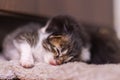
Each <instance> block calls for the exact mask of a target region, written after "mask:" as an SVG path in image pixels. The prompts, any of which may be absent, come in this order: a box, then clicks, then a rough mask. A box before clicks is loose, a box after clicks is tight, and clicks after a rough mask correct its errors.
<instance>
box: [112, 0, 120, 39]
mask: <svg viewBox="0 0 120 80" xmlns="http://www.w3.org/2000/svg"><path fill="white" fill-rule="evenodd" d="M113 7H114V26H115V29H116V31H117V34H118V37H119V38H120V0H113Z"/></svg>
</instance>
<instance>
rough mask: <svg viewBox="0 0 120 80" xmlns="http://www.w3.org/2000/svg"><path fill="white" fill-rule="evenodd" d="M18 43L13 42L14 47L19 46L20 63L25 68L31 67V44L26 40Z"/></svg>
mask: <svg viewBox="0 0 120 80" xmlns="http://www.w3.org/2000/svg"><path fill="white" fill-rule="evenodd" d="M18 44H19V45H18ZM18 44H16V43H15V45H16V47H17V48H19V51H20V65H21V66H23V67H25V68H31V67H33V66H34V59H33V55H32V49H31V46H30V45H29V44H28V43H27V42H22V43H18Z"/></svg>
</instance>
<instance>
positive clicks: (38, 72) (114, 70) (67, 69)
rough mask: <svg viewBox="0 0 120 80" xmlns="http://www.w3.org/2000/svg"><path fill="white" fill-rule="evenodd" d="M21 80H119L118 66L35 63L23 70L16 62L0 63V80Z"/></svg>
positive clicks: (79, 63) (78, 63) (119, 68)
mask: <svg viewBox="0 0 120 80" xmlns="http://www.w3.org/2000/svg"><path fill="white" fill-rule="evenodd" d="M15 78H17V79H21V80H120V64H106V65H88V64H85V63H81V62H74V63H67V64H64V65H61V66H51V65H48V64H45V63H36V64H35V66H34V67H33V68H29V69H25V68H23V67H21V66H20V65H19V63H18V61H3V60H1V61H0V79H10V80H11V79H15Z"/></svg>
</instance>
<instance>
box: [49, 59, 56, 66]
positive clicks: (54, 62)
mask: <svg viewBox="0 0 120 80" xmlns="http://www.w3.org/2000/svg"><path fill="white" fill-rule="evenodd" d="M49 63H50V64H51V65H54V66H56V65H57V62H56V60H50V62H49Z"/></svg>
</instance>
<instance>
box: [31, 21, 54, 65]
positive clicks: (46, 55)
mask: <svg viewBox="0 0 120 80" xmlns="http://www.w3.org/2000/svg"><path fill="white" fill-rule="evenodd" d="M48 25H49V22H48V23H47V25H46V26H45V27H43V28H41V29H40V30H39V32H38V33H39V42H38V44H37V45H36V47H35V48H34V51H33V53H34V54H33V55H34V57H35V58H36V61H38V62H39V61H43V62H46V63H49V62H50V60H52V59H53V53H52V52H48V51H46V50H45V49H44V48H43V46H42V41H43V40H44V39H46V38H47V37H48V36H49V35H50V33H46V29H47V27H48Z"/></svg>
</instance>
